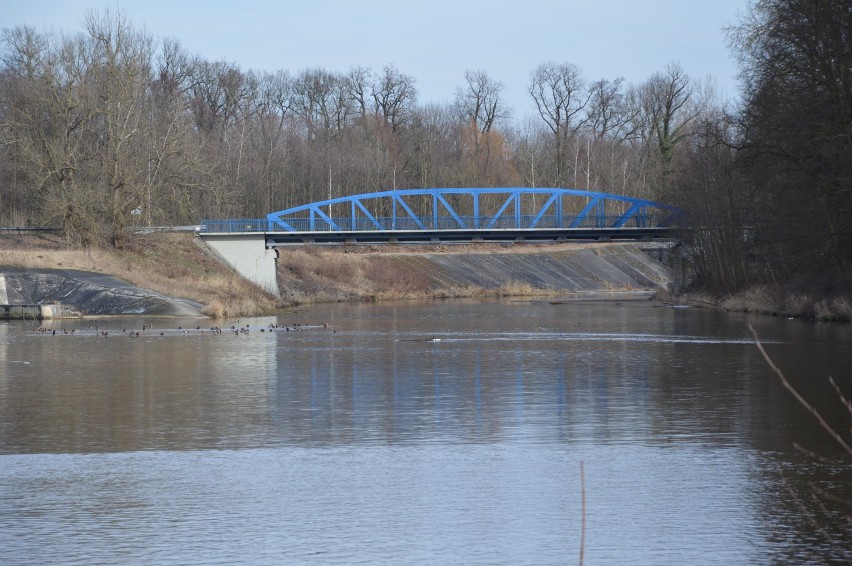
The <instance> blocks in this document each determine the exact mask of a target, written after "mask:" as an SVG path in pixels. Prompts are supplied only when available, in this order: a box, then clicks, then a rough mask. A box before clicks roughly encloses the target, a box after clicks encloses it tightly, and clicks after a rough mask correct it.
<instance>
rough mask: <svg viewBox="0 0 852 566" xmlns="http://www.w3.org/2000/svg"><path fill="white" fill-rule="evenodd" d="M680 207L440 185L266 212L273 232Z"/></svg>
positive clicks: (602, 217) (630, 221)
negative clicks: (438, 186) (441, 186)
mask: <svg viewBox="0 0 852 566" xmlns="http://www.w3.org/2000/svg"><path fill="white" fill-rule="evenodd" d="M682 215H683V211H682V210H681V209H679V208H676V207H673V206H669V205H666V204H662V203H659V202H654V201H650V200H644V199H638V198H633V197H626V196H622V195H615V194H607V193H598V192H593V191H582V190H577V189H560V188H526V187H513V188H433V189H405V190H392V191H380V192H375V193H364V194H358V195H350V196H346V197H340V198H333V199H328V200H323V201H318V202H312V203H309V204H305V205H301V206H296V207H293V208H288V209H286V210H280V211H278V212H273V213H270V214H268V215H267V217H266V222H267V226H266V229H267V231H269V232H366V231H369V232H398V231H419V232H426V231H437V230H440V231H444V230H447V231H451V230H464V231H477V230H536V229H542V230H544V229H547V230H554V229H556V230H565V229H584V228H586V229H603V228H606V229H619V228H670V227H672V226H674V225H675V224H676V223H677V222H678V220H679V219H680V218H681V216H682Z"/></svg>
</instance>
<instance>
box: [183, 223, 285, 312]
mask: <svg viewBox="0 0 852 566" xmlns="http://www.w3.org/2000/svg"><path fill="white" fill-rule="evenodd" d="M198 237H199V239H200V240H201V241H202V242H203V243H204V244H205V245H207V247H208V248H209V249H211V250H212V251H213V252H214V253H215V254H216V255H217V256H219V258H220V259H221V260H223V261H224V262H225V263H227V264H228V265H230V266H231V267H232V268H233V269H234V271H236V272H237V273H239V274H240V275H241V276H243V277H245V278H246V279H248V280H249V281H251V282H252V283H254V284H255V285H257V286H258V287H260V288H261V289H263V290H265V291H267V292H269V293H272V294H274V295H275V296H276V297H277V296H279V295H280V290H279V289H278V266H277V260H278V251H277V250H276V249H273V248H267V247H266V235H265V234H263V233H238V234H200V235H199V236H198Z"/></svg>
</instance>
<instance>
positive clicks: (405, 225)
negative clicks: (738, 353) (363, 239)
mask: <svg viewBox="0 0 852 566" xmlns="http://www.w3.org/2000/svg"><path fill="white" fill-rule="evenodd" d="M374 218H375V221H373V220H372V219H366V218H357V219H355V220H353V219H352V218H348V217H343V218H337V217H335V218H331V222H329V221H328V220H325V219H323V218H314V219H313V220H311V219H309V218H291V219H288V221H287V223H288V224H289V225H290V226H291V227H292V230H290V231H293V232H306V233H310V232H370V231H372V232H394V231H415V232H423V231H431V230H474V229H477V228H473V226H479V228H478V229H480V230H486V229H487V230H517V229H522V230H554V229H567V228H574V229H584V228H585V229H595V228H611V227H613V226H615V225H616V223H617V222H618V221H619V219H620V216H618V215H605V216H585V217H581V216H563V217H562V218H561V219H560V218H559V217H557V216H556V215H545V216H539V217H535V216H533V215H522V216H521V217H520V218H519V220H520V223H518V222H517V220H518V219H516V218H511V217H506V218H496V219H494V218H491V217H487V216H483V217H480V218H479V219H478V222H477V219H476V218H475V217H473V216H460V217H459V219H461V220H462V222H463V223H464V225H465V226H466V227H465V228H462V227H461V226H460V224H459V219H457V218H454V217H449V216H447V217H443V216H442V217H439V218H438V221H437V223H436V222H435V221H434V219H433V218H428V217H427V218H420V219H418V220H415V219H413V218H405V217H397V218H392V217H390V216H387V217H384V216H378V217H374ZM536 218H537V219H536ZM533 221H535V226H533V227H530V226H532V223H533ZM332 223H333V224H332ZM377 223H378V225H379V226H381V228H380V227H379V226H377ZM519 224H520V225H519ZM658 225H659V222H658V219H657V218H655V215H652V214H648V215H637V216H635V217H632V218H630V219H628V220H627V221H626V222H625V223H623V224H622V225H620V226H618V227H619V228H649V227H655V226H658ZM197 230H198V231H200V232H206V233H226V234H232V233H240V232H281V231H283V230H282V229H281V227H280V226H276V225H274V224H273V223H272V222H270V221H269V220H268V219H266V218H239V219H206V220H202V221H201V224H200V225H199V227H198V228H197Z"/></svg>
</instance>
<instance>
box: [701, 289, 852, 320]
mask: <svg viewBox="0 0 852 566" xmlns="http://www.w3.org/2000/svg"><path fill="white" fill-rule="evenodd" d="M698 302H699V303H701V302H702V301H698ZM706 302H707V303H708V304H715V305H717V306H719V307H721V308H723V309H725V310H728V311H736V312H750V313H756V314H768V315H775V316H792V317H798V318H812V319H815V320H822V321H834V322H849V321H852V295H849V294H839V293H838V294H834V295H833V296H828V297H825V296H818V295H815V294H809V293H803V292H790V291H787V292H785V291H782V290H779V289H774V288H772V287H769V286H765V285H759V286H754V287H750V288H748V289H745V290H743V291H740V292H739V293H736V294H734V295H731V296H729V297H725V298H724V299H722V300H720V301H712V299H707V301H706Z"/></svg>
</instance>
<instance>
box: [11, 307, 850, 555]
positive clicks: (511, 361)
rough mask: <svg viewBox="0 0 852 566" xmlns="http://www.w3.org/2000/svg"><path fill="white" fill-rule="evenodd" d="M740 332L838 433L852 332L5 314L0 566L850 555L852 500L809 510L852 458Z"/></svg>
mask: <svg viewBox="0 0 852 566" xmlns="http://www.w3.org/2000/svg"><path fill="white" fill-rule="evenodd" d="M322 323H325V324H326V325H327V328H326V327H324V326H322ZM748 323H751V324H753V325H754V327H755V328H756V330H757V331H758V333H759V334H760V336H761V338H762V340H763V341H764V342H765V345H766V348H767V350H768V351H769V353H770V355H772V356H773V358H774V359H775V361H776V363H777V364H778V365H779V366H780V367H781V368H782V370H783V371H784V372H785V373H786V374H787V375H788V376H789V377H790V378H791V380H792V381H793V382H794V385H795V386H796V387H797V388H799V390H800V392H801V393H802V394H803V395H804V396H805V397H806V398H808V399H809V400H810V401H811V402H813V403H815V404H816V405H817V406H818V408H819V409H820V410H821V411H822V413H823V415H824V416H825V417H826V419H827V420H828V422H829V424H831V425H832V426H834V427H836V428H838V429H839V430H842V431H844V434H846V436H847V438H848V432H849V426H850V424H849V422H850V415H849V413H848V411H846V409H845V408H844V407H843V406H842V405H841V404H840V402H839V401H838V397H837V394H836V393H835V391H834V390H833V389H832V388H831V386H830V385H829V384H828V380H827V378H828V376H833V377H834V378H835V379H836V380H837V381H838V382H839V383H840V385H841V387H842V388H844V389H845V391H846V392H847V394H849V393H850V392H852V371H850V367H852V366H850V361H852V329H850V326H849V325H839V324H821V323H814V322H809V321H801V320H786V319H781V318H771V317H748V316H747V315H742V314H728V313H719V312H712V311H705V310H697V309H688V308H682V309H681V308H668V307H665V306H659V305H654V304H652V303H650V302H625V303H623V304H616V303H593V302H577V303H566V304H550V303H548V302H547V301H504V302H499V301H494V302H473V301H444V302H426V303H397V304H354V305H352V304H335V305H320V306H315V307H310V308H308V309H306V310H304V311H301V312H296V313H289V314H285V315H281V316H279V317H271V318H254V319H242V320H239V321H236V320H229V321H227V323H225V324H223V326H224V330H223V332H222V333H221V334H214V333H212V332H210V331H209V327H210V325H211V324H212V322H211V321H198V320H167V319H158V320H153V319H147V320H146V319H142V318H124V319H121V318H119V319H94V320H83V321H62V322H57V323H56V325H55V328H56V329H57V332H56V333H55V334H54V333H53V332H33V330H32V329H33V325H32V324H31V323H21V322H16V323H0V563H2V564H6V565H10V564H86V565H90V564H238V563H239V564H355V563H366V564H512V565H514V564H577V563H579V560H580V553H581V552H582V553H583V560H584V564H649V565H665V564H673V565H674V564H677V565H682V564H822V563H827V562H832V561H837V562H844V561H849V560H852V544H851V543H850V540H852V531H850V526H849V523H848V522H846V521H847V518H846V517H847V515H848V514H850V513H852V510H850V509H849V508H845V509H844V508H843V506H842V505H841V504H839V503H835V502H833V501H831V500H827V499H825V498H824V497H822V496H821V495H814V493H815V490H818V489H819V490H824V491H827V492H830V493H832V494H834V495H837V496H841V497H846V498H850V497H852V462H851V461H850V459H849V458H845V457H844V456H843V453H842V451H841V449H840V448H839V447H838V445H837V444H836V443H834V442H833V441H832V439H831V438H830V437H829V436H828V435H827V434H826V433H825V432H824V431H823V430H822V429H821V428H820V427H819V425H818V424H817V422H816V420H815V419H814V417H813V416H812V415H810V414H808V413H807V412H806V411H805V410H803V409H802V408H801V407H800V406H799V405H798V404H797V402H796V401H795V399H794V398H793V397H792V395H791V394H790V393H789V392H788V391H787V390H785V389H784V388H783V386H782V385H781V384H780V382H779V380H778V378H777V377H776V376H775V374H773V373H772V372H771V370H770V369H769V368H768V366H767V365H766V363H765V362H764V360H763V359H762V358H761V357H760V354H759V352H758V351H757V349H756V347H755V346H754V343H753V340H752V338H751V334H750V331H749V329H748ZM220 324H221V323H220ZM143 325H145V330H144V331H141V330H142V326H143ZM152 325H153V329H151V326H152ZM198 325H201V327H202V328H201V329H202V330H203V329H208V330H206V331H205V332H203V333H202V332H201V330H196V326H198ZM270 325H279V326H280V327H284V326H287V327H289V328H290V330H289V331H287V330H285V329H284V328H277V329H272V328H270ZM297 325H300V326H297ZM231 326H233V327H234V329H231V328H230V327H231ZM178 327H180V329H178ZM63 329H64V331H63ZM240 329H243V331H240ZM72 330H73V333H72V332H71V331H72ZM261 330H263V331H261ZM104 331H106V332H107V334H108V335H107V336H103V332H104ZM136 331H140V335H139V337H136V336H135V332H136ZM65 332H67V334H66V333H65ZM131 332H133V333H134V336H133V337H130V333H131ZM794 443H797V444H799V445H801V446H803V447H805V448H806V449H807V450H810V451H813V452H815V453H818V454H819V455H821V456H823V457H826V458H827V460H821V459H818V458H817V457H816V456H815V455H808V454H806V453H804V452H802V451H799V450H797V449H796V448H795V447H794ZM584 500H585V513H584V510H583V509H584V507H583V506H584Z"/></svg>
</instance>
